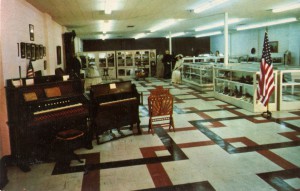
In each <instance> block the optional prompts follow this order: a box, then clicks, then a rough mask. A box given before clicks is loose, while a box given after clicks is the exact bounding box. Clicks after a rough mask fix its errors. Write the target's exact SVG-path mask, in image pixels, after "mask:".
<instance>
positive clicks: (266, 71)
mask: <svg viewBox="0 0 300 191" xmlns="http://www.w3.org/2000/svg"><path fill="white" fill-rule="evenodd" d="M274 89H275V87H274V76H273V66H272V58H271V54H270V45H269V38H268V33H267V31H266V32H265V39H264V47H263V52H262V58H261V63H260V79H259V84H258V87H257V100H260V102H261V103H262V104H263V105H264V106H266V105H267V104H268V103H269V99H270V97H271V95H272V93H273V91H274Z"/></svg>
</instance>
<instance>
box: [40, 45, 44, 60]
mask: <svg viewBox="0 0 300 191" xmlns="http://www.w3.org/2000/svg"><path fill="white" fill-rule="evenodd" d="M39 52H40V59H43V57H44V49H43V45H41V44H40V45H39Z"/></svg>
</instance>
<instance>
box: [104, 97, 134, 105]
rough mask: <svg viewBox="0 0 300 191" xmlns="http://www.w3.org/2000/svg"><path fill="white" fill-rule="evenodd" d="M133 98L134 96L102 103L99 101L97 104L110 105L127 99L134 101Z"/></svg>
mask: <svg viewBox="0 0 300 191" xmlns="http://www.w3.org/2000/svg"><path fill="white" fill-rule="evenodd" d="M134 100H136V97H132V98H127V99H121V100H116V101H108V102H103V103H100V104H99V106H105V105H111V104H116V103H122V102H127V101H134Z"/></svg>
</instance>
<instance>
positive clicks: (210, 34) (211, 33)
mask: <svg viewBox="0 0 300 191" xmlns="http://www.w3.org/2000/svg"><path fill="white" fill-rule="evenodd" d="M218 34H222V32H221V31H215V32H210V33H204V34H198V35H196V36H195V37H196V38H200V37H205V36H213V35H218Z"/></svg>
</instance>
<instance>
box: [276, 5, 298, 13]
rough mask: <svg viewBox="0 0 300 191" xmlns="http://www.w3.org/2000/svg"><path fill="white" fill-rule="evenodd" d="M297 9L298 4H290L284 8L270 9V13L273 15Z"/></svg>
mask: <svg viewBox="0 0 300 191" xmlns="http://www.w3.org/2000/svg"><path fill="white" fill-rule="evenodd" d="M298 8H300V3H296V4H290V5H287V6H284V7H280V8H276V9H272V12H273V13H280V12H284V11H289V10H293V9H298Z"/></svg>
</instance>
